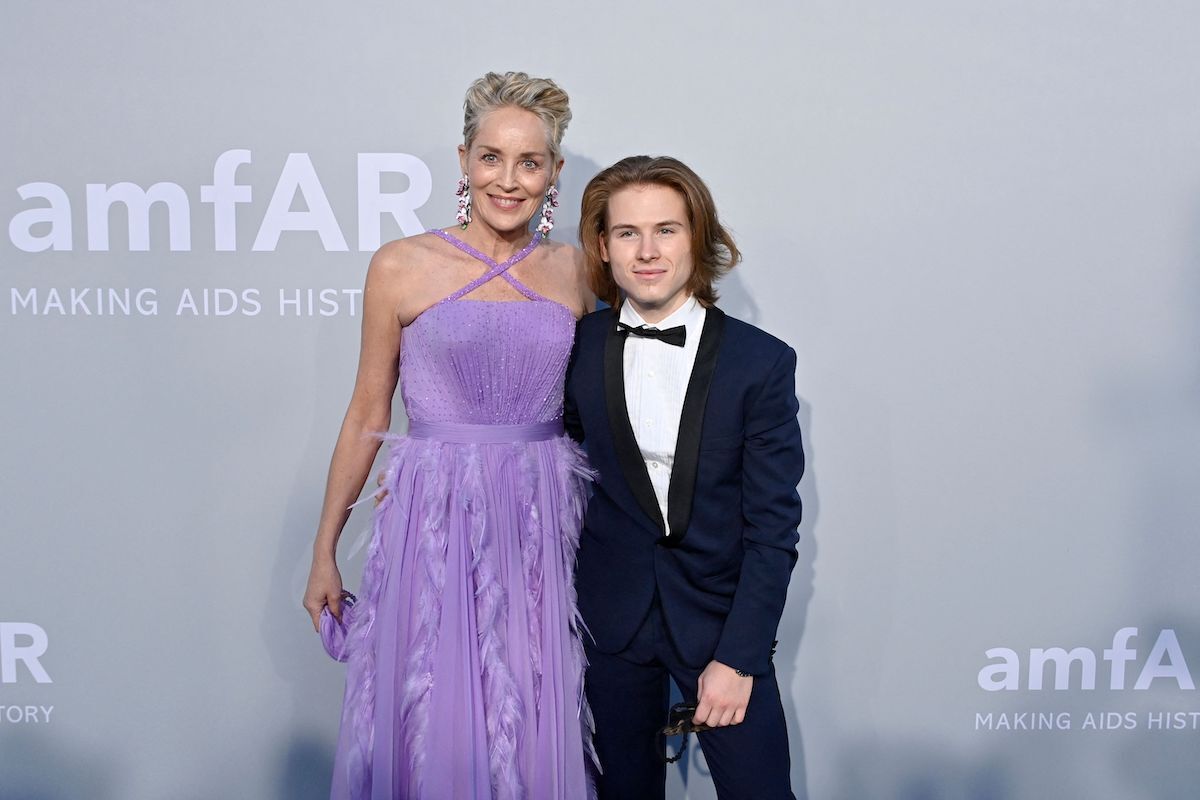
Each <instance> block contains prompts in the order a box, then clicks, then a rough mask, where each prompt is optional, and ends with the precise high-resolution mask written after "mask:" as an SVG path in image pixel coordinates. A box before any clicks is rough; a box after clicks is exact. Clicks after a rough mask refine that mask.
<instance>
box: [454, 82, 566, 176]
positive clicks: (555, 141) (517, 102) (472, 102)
mask: <svg viewBox="0 0 1200 800" xmlns="http://www.w3.org/2000/svg"><path fill="white" fill-rule="evenodd" d="M506 106H513V107H515V108H523V109H525V110H526V111H529V112H532V113H534V114H536V115H537V116H538V118H539V119H540V120H541V121H542V124H543V125H545V126H546V143H547V144H548V145H549V146H550V154H551V155H552V156H553V157H554V160H555V161H557V160H558V159H559V158H561V147H562V138H563V134H564V133H566V132H567V125H568V124H569V123H570V122H571V107H570V105H569V98H568V97H567V93H566V92H564V91H563V90H562V89H560V88H559V86H558V84H556V83H555V82H554V81H552V80H550V79H549V78H531V77H529V76H528V75H527V74H525V73H524V72H506V73H504V74H503V75H501V74H499V73H497V72H489V73H488V74H486V75H484V76H483V77H482V78H479V79H478V80H476V81H475V82H474V83H472V84H471V85H470V87H468V88H467V97H466V99H465V100H464V101H463V142H464V143H465V144H466V145H467V147H468V148H469V147H470V146H471V143H472V142H473V141H474V140H475V135H476V134H477V133H479V123H480V121H481V120H482V119H483V116H484V115H485V114H487V113H488V112H489V111H495V110H496V109H498V108H505V107H506Z"/></svg>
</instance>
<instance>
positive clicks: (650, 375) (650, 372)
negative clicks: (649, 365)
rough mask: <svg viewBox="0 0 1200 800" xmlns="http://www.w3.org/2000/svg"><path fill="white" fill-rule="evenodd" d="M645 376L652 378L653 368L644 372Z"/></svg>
mask: <svg viewBox="0 0 1200 800" xmlns="http://www.w3.org/2000/svg"><path fill="white" fill-rule="evenodd" d="M646 377H647V378H653V377H654V370H649V371H648V372H647V373H646Z"/></svg>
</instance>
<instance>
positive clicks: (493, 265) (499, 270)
mask: <svg viewBox="0 0 1200 800" xmlns="http://www.w3.org/2000/svg"><path fill="white" fill-rule="evenodd" d="M429 232H430V233H432V234H433V235H434V236H437V237H438V238H440V239H442V240H443V241H446V242H448V243H449V244H451V245H453V246H454V247H455V248H457V249H459V250H461V251H462V252H464V253H466V254H467V255H469V256H471V257H472V258H474V259H476V260H477V261H482V262H483V263H484V264H487V265H488V271H487V272H485V273H484V274H482V275H480V276H479V277H478V278H476V279H475V280H473V281H471V282H470V283H468V284H467V285H466V286H464V287H462V288H461V289H459V290H458V291H456V292H455V293H454V294H452V295H450V296H449V297H447V298H446V299H445V300H443V301H442V302H443V303H448V302H451V301H453V300H458V299H459V298H461V297H463V296H464V295H466V294H469V293H471V292H473V291H475V290H476V289H478V288H479V287H480V286H482V285H483V284H485V283H487V282H488V281H490V280H491V279H492V278H495V277H497V276H499V277H501V278H503V279H504V280H505V281H506V282H507V283H508V285H509V286H511V287H513V288H514V289H516V290H517V291H518V292H520V293H521V294H522V295H524V296H525V298H526V299H528V300H544V301H547V302H553V301H551V300H549V299H548V298H545V297H543V296H542V295H540V294H538V293H537V292H535V291H534V290H533V289H530V288H529V287H528V286H526V285H525V284H523V283H521V282H520V281H519V280H517V279H516V277H514V276H513V275H510V274H509V270H510V269H512V268H513V267H514V266H516V265H517V264H518V263H519V262H521V261H522V260H524V259H525V257H526V256H528V255H529V254H530V253H532V252H533V251H534V250H535V249H536V248H537V246H538V245H539V244H541V243H542V240H543V238H544V237H543V236H542V234H541V232H540V231H539V232H538V233H535V234H534V235H533V238H532V239H531V240H530V241H529V244H527V245H525V246H524V247H522V248H521V249H520V250H518V251H517V252H516V253H514V254H513V255H512V256H511V257H509V258H508V259H507V260H506V261H503V262H499V263H497V261H496V260H495V259H493V258H492V257H491V256H489V255H487V254H486V253H482V252H480V251H479V250H476V249H475V248H474V247H472V246H471V245H469V244H467V243H466V242H464V241H463V240H462V239H459V238H458V237H457V236H455V235H453V234H451V233H447V232H446V231H444V230H442V229H441V228H430V229H429ZM492 302H505V301H492Z"/></svg>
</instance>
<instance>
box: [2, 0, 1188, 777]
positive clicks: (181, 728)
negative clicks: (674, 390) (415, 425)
mask: <svg viewBox="0 0 1200 800" xmlns="http://www.w3.org/2000/svg"><path fill="white" fill-rule="evenodd" d="M0 13H2V15H3V24H2V25H0V45H2V46H0V63H2V64H3V68H2V71H0V85H2V86H3V93H2V95H0V96H2V98H3V110H4V113H3V117H4V124H3V125H2V126H0V148H2V150H3V153H4V157H3V159H2V160H0V342H2V346H0V410H2V413H3V424H2V426H0V481H2V492H3V511H4V513H3V515H2V518H0V587H2V592H0V797H2V798H39V799H40V800H59V799H60V798H62V799H65V798H83V797H86V798H93V799H94V800H108V799H110V798H111V799H113V800H116V799H117V798H120V799H121V800H141V799H142V798H145V799H147V800H158V799H159V798H198V799H199V798H278V799H279V800H284V799H287V800H295V799H296V798H300V799H301V800H303V799H304V798H318V797H322V796H325V794H326V792H327V790H328V784H329V776H330V772H331V769H332V764H331V759H332V752H333V742H334V737H335V735H336V729H337V720H338V713H339V708H340V702H341V691H342V683H341V681H342V667H341V666H340V665H337V664H335V663H333V662H332V661H330V660H329V659H328V658H327V657H326V656H325V654H324V652H323V651H322V650H321V647H320V645H319V643H318V640H317V638H316V637H315V635H314V634H313V632H312V630H311V626H310V624H309V622H308V618H307V615H306V614H305V612H304V611H303V610H302V609H301V607H300V597H301V593H302V591H303V588H304V582H305V579H306V576H307V570H308V565H309V558H310V548H311V541H312V537H313V534H314V529H315V524H316V520H317V515H318V511H319V508H320V502H321V497H322V491H323V485H324V478H325V470H326V467H327V464H328V459H329V456H330V454H331V452H332V448H333V444H334V438H335V436H336V433H337V430H338V426H339V425H340V422H341V415H342V413H343V412H344V410H345V405H346V402H347V400H348V399H349V395H350V390H351V386H352V382H353V379H354V371H355V366H356V358H357V347H358V328H359V324H360V321H361V313H362V283H363V278H364V275H365V271H366V265H367V262H368V260H369V258H370V254H371V252H372V251H374V250H375V249H376V248H377V247H378V246H379V245H380V244H381V243H382V242H385V241H388V240H391V239H394V238H398V237H403V236H408V235H412V234H415V233H418V232H420V231H422V230H424V229H425V228H427V227H433V226H445V225H448V224H451V223H452V222H453V218H454V210H455V198H454V194H453V192H454V188H455V183H456V181H457V179H458V170H457V157H456V153H455V147H456V145H457V144H458V143H459V141H460V138H461V126H462V118H461V113H462V112H461V103H462V95H463V92H464V90H465V88H466V87H467V85H468V84H469V83H470V81H471V80H472V79H474V78H476V77H478V76H479V75H480V74H482V73H483V72H485V71H488V70H501V71H503V70H509V69H521V70H526V71H528V72H530V73H532V74H534V75H546V76H550V77H553V78H554V79H555V80H557V81H558V82H560V83H561V85H562V86H563V87H564V88H565V89H566V90H567V91H568V92H569V93H570V95H571V103H572V108H573V111H574V114H575V117H574V121H573V122H572V123H571V127H570V129H569V130H568V132H567V135H566V139H565V141H564V146H565V155H566V159H567V165H566V169H565V172H564V176H563V183H562V191H563V196H564V200H565V202H564V203H563V208H562V214H561V217H562V222H561V223H560V224H559V226H558V227H557V228H556V229H555V231H554V234H553V235H554V237H555V238H557V239H560V240H564V241H573V240H574V237H575V235H576V230H575V225H576V224H577V220H578V202H579V197H580V194H581V192H582V188H583V186H584V184H585V183H586V181H587V180H588V179H589V178H590V177H591V176H592V175H593V174H594V173H595V172H596V171H597V170H599V169H601V168H602V167H604V166H607V165H608V164H610V163H612V162H613V161H615V160H617V159H618V158H621V157H623V156H626V155H631V154H635V153H651V154H671V155H675V156H677V157H679V158H681V159H683V160H684V161H686V162H688V163H689V164H691V165H692V166H693V167H694V168H695V169H696V170H697V171H698V172H699V173H700V174H701V175H702V176H703V177H704V178H705V179H706V180H707V181H708V182H709V184H710V186H711V188H712V190H713V193H714V195H715V196H716V198H717V201H718V204H719V206H720V209H721V213H722V215H723V217H724V219H725V220H726V222H727V223H728V225H729V226H730V227H731V228H732V229H733V231H734V232H735V234H736V237H737V240H738V243H739V245H740V246H741V248H742V249H743V251H744V253H745V262H744V263H743V264H742V265H741V266H739V267H738V268H737V269H736V270H735V271H734V273H733V274H732V275H731V276H730V277H729V278H728V279H727V280H726V281H725V283H724V284H723V287H722V300H721V305H722V306H723V307H724V308H725V310H726V311H728V312H729V313H731V314H733V315H734V316H738V317H741V318H743V319H746V320H748V321H750V322H752V323H754V324H756V325H759V326H760V327H763V328H765V329H767V330H768V331H770V332H772V333H774V334H776V335H777V336H779V337H781V338H783V339H785V340H787V341H788V342H789V343H791V344H792V345H793V346H794V347H795V348H796V350H797V351H798V353H799V358H800V365H799V372H798V375H797V390H798V394H799V397H800V401H801V424H802V425H803V428H804V432H805V435H806V446H807V452H808V460H809V469H808V472H807V474H806V476H805V478H804V481H803V483H802V484H801V491H802V494H803V497H804V501H805V506H806V519H805V523H804V525H803V528H802V531H801V532H802V540H801V557H800V561H799V563H798V565H797V568H796V571H795V574H794V578H793V583H792V590H791V596H790V599H789V605H788V609H787V612H786V614H785V617H784V620H783V624H782V627H781V630H780V635H779V639H780V643H779V650H778V654H777V656H776V665H777V669H778V672H779V675H780V681H781V686H782V688H783V691H784V705H785V709H786V711H787V714H788V719H789V726H790V730H791V752H792V775H793V779H794V785H795V791H796V794H797V796H798V797H802V798H813V800H859V799H860V798H883V799H885V800H886V799H889V798H897V799H898V800H899V799H900V798H922V799H923V800H925V799H940V798H945V799H946V800H956V799H958V798H979V799H980V800H983V799H986V800H1011V799H1015V798H1089V800H1142V799H1143V798H1145V799H1152V798H1183V797H1193V796H1195V795H1196V793H1197V791H1200V790H1198V789H1197V788H1196V787H1197V785H1198V784H1200V766H1198V765H1200V761H1198V760H1197V759H1196V758H1195V753H1196V752H1197V747H1198V746H1200V697H1198V696H1197V692H1196V680H1197V679H1198V678H1200V673H1198V671H1200V611H1198V609H1200V581H1197V579H1196V577H1195V573H1196V570H1197V565H1198V564H1200V538H1198V536H1197V534H1198V533H1200V491H1198V489H1197V487H1200V457H1198V456H1197V453H1198V452H1200V269H1198V267H1200V144H1198V143H1200V104H1197V102H1196V91H1195V87H1196V81H1197V76H1198V75H1200V51H1198V50H1197V49H1196V48H1195V46H1194V45H1195V42H1194V38H1195V37H1194V36H1193V35H1191V32H1192V31H1195V30H1196V29H1197V26H1198V25H1200V8H1197V7H1196V6H1195V5H1194V4H1190V3H1182V2H1178V3H1171V2H1164V3H1150V4H1145V3H1132V2H1096V3H1074V2H1061V3H1044V2H1032V0H1030V1H1029V2H1021V1H1019V2H1011V3H1004V4H994V3H990V4H989V3H949V2H938V1H936V0H918V1H917V2H913V3H906V4H895V3H888V2H882V0H880V1H879V2H861V3H831V2H803V3H783V2H778V3H765V4H759V5H754V6H745V5H744V6H742V7H738V8H736V9H735V8H732V7H730V6H728V5H727V4H722V3H707V2H699V3H696V2H693V3H686V4H684V3H662V4H656V3H651V4H648V5H647V4H643V3H634V2H632V1H627V0H616V1H615V2H610V3H606V4H601V5H590V6H586V7H585V6H572V5H571V4H559V5H557V6H555V5H546V4H536V3H527V2H517V3H515V4H508V5H507V6H497V7H491V6H487V7H484V6H478V7H477V6H473V5H471V4H459V5H448V4H438V3H423V4H411V3H396V2H382V1H381V0H368V1H367V2H359V3H351V4H340V5H339V4H333V5H330V4H317V3H306V2H301V3H294V2H293V3H284V2H279V0H267V1H266V2H259V3H250V4H246V3H233V2H228V0H217V2H208V3H150V2H134V0H116V1H114V2H108V3H83V2H68V3H34V2H27V1H26V0H18V1H17V2H11V3H8V4H6V6H5V8H4V10H3V12H0ZM395 425H396V427H403V425H404V417H403V411H402V409H401V408H400V407H399V401H397V413H396V414H395ZM368 524H369V510H362V509H359V510H358V511H356V512H355V514H354V516H353V517H352V518H351V521H350V524H349V526H348V527H347V530H346V534H345V536H344V537H343V548H342V553H343V556H342V559H341V562H342V572H343V576H344V577H345V580H346V583H347V585H348V586H349V587H350V588H354V587H356V586H357V583H358V573H359V570H360V569H361V555H357V556H353V557H351V556H349V555H348V552H349V550H350V547H349V545H350V544H351V543H352V542H353V540H354V539H355V538H357V536H358V534H359V532H361V531H362V530H363V529H364V528H365V527H366V526H367V525H368ZM707 770H708V768H707V765H706V763H705V762H704V759H703V757H702V756H701V755H700V754H699V753H698V752H694V753H692V754H690V755H689V757H688V758H687V759H685V760H684V761H682V762H681V763H680V765H678V766H677V767H674V768H672V771H671V773H670V778H669V787H668V795H669V796H670V797H673V798H691V799H692V800H699V799H701V798H712V797H713V796H714V794H713V790H712V786H711V782H710V781H709V780H708V778H707Z"/></svg>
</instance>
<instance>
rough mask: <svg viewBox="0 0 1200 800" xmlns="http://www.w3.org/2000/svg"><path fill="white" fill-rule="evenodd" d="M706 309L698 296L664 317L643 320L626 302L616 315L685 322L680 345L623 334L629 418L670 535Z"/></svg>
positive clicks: (664, 324)
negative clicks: (679, 453)
mask: <svg viewBox="0 0 1200 800" xmlns="http://www.w3.org/2000/svg"><path fill="white" fill-rule="evenodd" d="M707 313H708V312H707V310H706V309H705V308H704V306H702V305H700V303H699V302H698V301H697V300H696V298H694V297H689V298H688V299H687V300H686V301H685V302H684V304H683V305H682V306H680V307H679V308H678V309H676V310H675V311H674V313H672V314H671V315H670V316H668V317H667V318H666V319H663V320H662V321H661V322H657V323H655V324H653V325H647V324H646V321H645V320H644V319H642V318H641V316H640V315H639V314H638V313H637V312H636V311H634V310H633V308H632V307H631V306H630V304H629V303H628V302H625V303H622V304H621V316H620V321H621V322H624V323H625V324H626V325H632V326H634V327H637V326H639V325H646V327H647V328H658V329H659V330H665V329H666V328H674V327H675V326H677V325H683V326H684V327H685V328H686V330H687V339H686V341H685V342H684V345H683V347H676V346H675V345H671V344H667V343H666V342H663V341H659V340H658V339H647V338H644V337H641V336H633V335H630V336H628V337H627V338H626V340H625V404H626V406H627V407H628V408H629V423H630V425H631V426H632V427H633V435H634V438H636V439H637V443H638V449H640V450H641V451H642V460H644V461H645V462H646V472H647V473H649V475H650V483H651V484H652V485H653V486H654V497H655V499H657V500H658V507H659V509H660V510H661V511H662V516H663V524H664V525H666V526H667V527H666V533H667V535H668V536H669V535H670V534H671V528H670V523H668V522H667V490H668V489H669V488H670V486H671V469H672V467H673V466H674V464H675V442H676V440H677V439H678V438H679V418H680V415H681V414H682V413H683V398H684V395H685V394H686V393H687V386H688V380H689V379H690V378H691V376H692V366H693V365H694V364H695V363H696V350H697V349H698V348H699V346H700V333H701V331H702V330H703V328H704V318H705V315H706V314H707Z"/></svg>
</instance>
